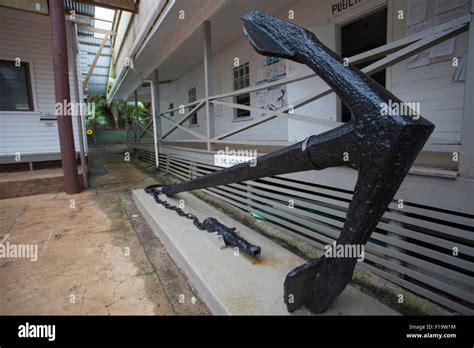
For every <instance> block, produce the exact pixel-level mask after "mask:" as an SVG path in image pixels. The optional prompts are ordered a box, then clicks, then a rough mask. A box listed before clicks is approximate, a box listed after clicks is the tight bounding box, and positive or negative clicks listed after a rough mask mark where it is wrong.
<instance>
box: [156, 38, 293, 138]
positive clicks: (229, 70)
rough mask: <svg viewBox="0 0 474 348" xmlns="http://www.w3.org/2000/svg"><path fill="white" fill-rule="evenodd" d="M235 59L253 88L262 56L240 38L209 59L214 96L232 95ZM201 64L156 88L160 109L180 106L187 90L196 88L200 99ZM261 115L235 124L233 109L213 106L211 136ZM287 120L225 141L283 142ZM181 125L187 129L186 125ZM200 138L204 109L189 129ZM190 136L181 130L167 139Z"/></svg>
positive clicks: (253, 98)
mask: <svg viewBox="0 0 474 348" xmlns="http://www.w3.org/2000/svg"><path fill="white" fill-rule="evenodd" d="M235 57H238V58H239V60H240V64H245V63H247V62H248V63H249V69H250V86H255V83H256V80H257V67H258V64H259V63H260V60H261V59H262V56H260V55H259V54H257V53H256V52H255V51H254V50H253V49H252V48H251V47H250V45H249V44H248V42H247V40H246V39H245V38H244V37H241V38H240V39H238V40H237V41H235V42H233V43H231V44H229V45H227V46H226V47H224V48H223V49H221V50H219V51H218V52H216V53H215V54H214V55H213V69H214V70H213V74H214V93H215V94H220V93H225V92H231V91H233V88H234V87H233V69H234V65H233V64H234V58H235ZM203 64H204V63H203V62H201V63H199V64H198V65H196V66H195V67H194V68H192V69H191V70H189V71H187V72H185V73H184V74H183V75H181V76H180V77H179V78H178V79H176V80H175V81H173V82H172V83H171V84H167V85H163V86H160V90H161V97H160V101H161V108H162V110H167V108H168V105H169V103H171V102H174V105H175V107H178V106H179V105H180V104H187V103H188V89H190V88H192V87H196V89H197V91H196V92H197V99H200V98H203V97H204V66H203ZM223 101H227V102H231V103H233V102H234V101H233V98H227V99H223ZM256 103H257V101H256V94H255V93H251V94H250V105H251V106H255V105H256ZM183 116H184V115H181V114H179V113H177V112H175V116H174V119H176V120H178V119H179V118H181V117H183ZM262 117H264V116H262V115H261V114H255V113H251V119H250V120H249V119H246V120H235V119H234V109H231V108H228V107H222V106H220V105H216V107H215V134H216V135H219V134H221V133H224V132H226V131H228V130H231V129H234V128H238V127H241V126H244V125H245V123H248V122H253V121H255V120H258V119H259V118H262ZM287 124H288V122H287V120H285V119H283V118H276V119H273V120H271V121H268V122H265V123H264V124H262V125H259V126H257V127H254V128H250V129H248V130H245V131H243V132H241V133H237V134H235V135H233V136H230V137H228V138H226V139H228V140H287V139H288V131H287V127H288V126H287ZM169 125H170V122H168V121H163V129H164V133H165V132H166V130H168V129H169ZM185 125H187V126H188V125H189V122H188V121H187V122H186V123H185ZM191 129H192V130H193V131H196V132H198V133H200V134H202V135H205V129H206V124H205V111H204V109H202V110H201V112H199V113H198V127H195V126H193V127H191ZM191 137H192V136H191V135H188V134H187V133H186V132H184V131H182V130H177V131H175V132H174V133H172V134H171V135H170V136H169V137H168V139H170V140H173V139H190V138H191Z"/></svg>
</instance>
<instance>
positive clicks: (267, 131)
mask: <svg viewBox="0 0 474 348" xmlns="http://www.w3.org/2000/svg"><path fill="white" fill-rule="evenodd" d="M334 2H335V1H333V0H318V1H312V0H299V1H296V2H294V3H291V4H290V5H289V6H288V7H287V8H286V9H285V10H283V11H281V12H280V13H278V14H277V15H278V16H280V17H282V18H287V17H288V11H289V10H292V11H294V14H295V18H294V20H293V21H294V22H295V23H297V24H298V25H301V26H303V27H305V28H308V29H309V30H311V31H313V32H314V33H315V34H316V35H317V37H318V38H319V39H320V40H321V41H322V42H323V43H324V44H326V45H327V46H329V47H330V48H331V49H333V50H337V48H338V46H339V41H340V38H339V34H338V32H339V26H341V25H344V24H346V23H349V22H351V21H353V20H356V19H358V18H360V17H362V16H364V15H365V14H369V13H371V12H373V11H375V10H377V9H381V8H383V7H385V6H387V7H388V8H389V12H390V13H389V18H388V19H387V25H388V29H387V33H388V34H387V36H388V37H387V42H391V41H394V40H398V39H400V38H402V37H404V36H405V25H406V24H405V21H406V16H405V19H403V20H399V19H397V18H396V14H397V11H398V10H403V11H404V12H405V14H406V13H407V5H406V0H393V1H392V0H390V1H387V0H366V1H364V2H362V3H360V4H358V5H357V6H355V7H354V8H352V9H348V10H346V11H344V12H343V13H342V14H340V15H337V16H332V15H331V13H330V12H331V6H332V4H333V3H334ZM428 3H429V8H428V19H429V18H432V17H433V16H434V4H435V1H428ZM390 10H391V11H390ZM213 30H222V28H213ZM466 48H467V33H463V34H461V35H459V36H458V37H457V38H456V46H455V52H454V55H456V56H461V55H462V53H463V52H464V50H465V49H466ZM234 57H239V58H240V62H241V63H245V62H247V61H248V62H250V74H251V81H250V84H251V85H255V80H256V75H257V64H258V61H259V59H260V57H261V56H260V55H258V54H257V53H256V52H255V51H254V50H253V49H252V48H251V47H250V45H249V44H248V42H247V41H246V39H245V38H244V37H243V36H242V37H241V38H240V39H238V40H237V41H235V42H233V43H231V44H229V45H228V46H226V47H225V48H223V49H222V50H220V51H219V52H217V53H215V54H214V56H213V63H214V86H215V93H221V92H228V91H231V90H232V88H233V85H232V68H233V66H232V64H233V59H234ZM451 58H452V57H450V56H448V57H443V58H436V59H434V60H432V63H431V64H430V65H428V66H426V67H421V68H417V69H411V70H407V69H406V61H403V62H400V63H398V64H396V65H394V66H393V67H392V68H389V69H387V88H388V89H391V90H392V92H393V93H394V94H395V95H397V96H398V97H399V98H400V99H401V100H403V101H405V102H419V103H420V104H421V112H422V115H423V116H424V117H426V118H427V119H429V120H430V121H432V122H433V123H434V124H435V125H436V129H435V133H434V134H433V137H436V138H441V139H451V140H459V139H460V132H461V121H462V108H463V100H464V83H463V82H452V76H453V73H454V69H453V67H452V66H451V64H450V59H451ZM309 72H310V70H309V68H308V67H306V66H304V65H302V64H298V63H294V62H291V61H288V62H287V77H293V76H299V75H302V74H305V73H309ZM203 75H204V72H203V67H202V62H201V63H199V64H198V65H196V66H195V67H194V68H193V69H191V70H189V71H188V72H186V73H184V74H183V75H182V76H180V78H178V79H177V80H175V81H173V83H171V84H167V85H166V86H163V87H162V88H161V89H162V95H161V107H162V109H163V110H166V109H167V107H168V105H169V103H170V102H173V103H174V105H175V107H177V106H179V105H180V104H186V103H187V100H188V99H187V98H188V96H187V90H188V89H189V88H191V87H194V86H195V87H196V88H197V98H198V99H199V98H202V97H203V96H204V91H203V88H204V87H203V86H204V81H203ZM322 86H325V83H324V82H322V81H321V80H320V79H319V78H313V79H310V80H305V81H300V82H297V83H293V84H290V85H288V86H287V98H288V104H291V103H292V102H295V101H296V100H298V99H301V98H302V97H304V96H306V95H308V94H310V93H311V92H312V91H315V90H317V89H318V88H319V87H322ZM228 101H232V100H231V98H230V99H228ZM251 105H253V106H255V105H256V98H255V95H254V94H252V95H251ZM337 105H338V99H337V97H336V95H335V94H334V93H333V94H331V95H329V96H326V97H324V98H322V99H320V100H318V101H316V102H312V103H310V104H308V105H306V106H304V107H302V108H299V109H296V110H295V113H297V114H302V115H307V116H314V117H320V118H325V119H329V120H334V121H336V120H337V117H338V106H337ZM215 115H216V118H215V126H216V134H220V133H222V132H225V131H228V130H230V129H233V128H235V127H238V126H239V125H243V124H244V123H243V122H245V121H239V122H236V121H235V120H233V110H231V109H229V108H223V107H221V106H217V107H216V110H215ZM174 117H175V119H179V118H180V117H182V115H180V114H178V113H175V116H174ZM252 117H253V120H255V119H258V118H259V117H262V116H260V115H252ZM188 124H189V123H188V122H186V123H185V125H188ZM198 124H199V126H198V127H192V130H194V131H196V132H198V133H200V134H203V135H204V134H205V114H204V110H203V111H201V112H200V113H199V114H198ZM169 125H170V123H169V122H167V121H164V123H163V126H164V130H165V132H166V130H167V129H169V128H168V127H169ZM328 129H329V127H326V126H320V125H317V124H311V123H307V122H302V121H295V120H286V119H284V118H281V117H278V118H276V119H274V120H272V121H270V122H267V123H264V124H262V125H260V126H257V127H255V128H251V129H249V130H246V131H244V132H242V133H239V134H237V135H234V136H232V137H229V138H228V139H233V140H290V141H297V140H302V139H304V138H306V137H307V136H309V135H312V134H318V133H321V132H324V131H326V130H328ZM191 137H192V136H190V135H188V134H187V133H185V132H184V131H181V130H178V131H175V133H173V134H172V135H170V136H169V138H168V139H170V140H171V139H189V138H191Z"/></svg>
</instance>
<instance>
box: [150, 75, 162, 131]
mask: <svg viewBox="0 0 474 348" xmlns="http://www.w3.org/2000/svg"><path fill="white" fill-rule="evenodd" d="M153 78H154V84H153V85H154V86H153V88H152V91H151V93H152V95H154V97H155V110H154V112H153V115H152V116H153V118H154V119H155V121H156V126H157V129H156V134H157V136H158V139H159V138H161V134H162V127H161V118H160V117H159V116H158V115H159V114H160V112H161V111H160V109H161V106H160V80H159V75H158V69H155V70H154V71H153Z"/></svg>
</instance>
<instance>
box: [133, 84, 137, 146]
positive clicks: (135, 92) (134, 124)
mask: <svg viewBox="0 0 474 348" xmlns="http://www.w3.org/2000/svg"><path fill="white" fill-rule="evenodd" d="M133 98H134V100H135V120H134V121H133V141H134V142H135V143H138V138H137V121H138V91H137V90H135V91H134V92H133Z"/></svg>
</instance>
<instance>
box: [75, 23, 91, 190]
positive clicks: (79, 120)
mask: <svg viewBox="0 0 474 348" xmlns="http://www.w3.org/2000/svg"><path fill="white" fill-rule="evenodd" d="M71 26H72V40H74V44H73V45H72V49H73V53H74V57H73V59H71V61H72V70H73V74H72V77H73V81H74V101H75V102H76V103H77V105H80V103H81V98H80V94H79V88H82V86H81V83H80V81H79V78H78V69H77V57H78V56H79V51H78V46H79V44H78V42H77V24H71ZM78 109H79V110H78V111H79V112H78V114H77V115H75V116H76V119H77V131H78V135H79V147H80V150H81V169H82V180H83V183H84V187H85V188H87V187H89V183H88V174H87V173H88V168H87V161H86V147H85V144H84V131H83V125H84V122H85V120H83V118H82V117H83V112H84V110H83V109H82V108H78Z"/></svg>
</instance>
